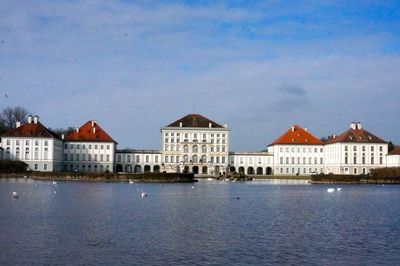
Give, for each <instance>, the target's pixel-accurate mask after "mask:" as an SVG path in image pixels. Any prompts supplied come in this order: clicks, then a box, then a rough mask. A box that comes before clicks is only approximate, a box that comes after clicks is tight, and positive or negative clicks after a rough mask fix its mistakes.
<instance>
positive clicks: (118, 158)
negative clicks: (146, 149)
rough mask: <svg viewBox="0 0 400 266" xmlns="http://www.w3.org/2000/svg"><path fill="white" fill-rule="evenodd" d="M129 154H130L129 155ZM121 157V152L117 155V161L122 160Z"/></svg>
mask: <svg viewBox="0 0 400 266" xmlns="http://www.w3.org/2000/svg"><path fill="white" fill-rule="evenodd" d="M128 156H129V155H128ZM121 157H122V156H121V154H118V155H117V162H119V163H120V162H121ZM89 158H90V154H89ZM128 158H129V157H128ZM89 161H90V160H89Z"/></svg>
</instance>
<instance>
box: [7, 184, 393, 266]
mask: <svg viewBox="0 0 400 266" xmlns="http://www.w3.org/2000/svg"><path fill="white" fill-rule="evenodd" d="M337 187H341V189H342V190H341V191H337ZM328 188H335V191H334V192H333V193H328V192H327V189H328ZM142 190H144V191H146V192H147V193H148V196H147V197H144V198H142V196H141V192H142ZM13 191H16V192H17V193H18V195H19V197H18V198H17V199H13V198H12V193H13ZM399 216H400V186H398V185H392V186H391V185H386V186H382V185H341V186H337V185H335V186H333V185H330V186H329V185H309V184H308V183H307V181H293V180H254V181H246V182H226V181H225V182H222V181H217V180H207V179H200V180H199V182H197V183H175V184H153V183H134V184H129V183H100V182H99V183H97V182H80V181H58V182H57V184H56V185H53V183H52V182H51V181H38V180H32V179H1V180H0V222H1V227H0V265H35V264H36V265H43V264H47V265H271V264H285V265H349V264H352V265H378V264H381V265H390V264H392V265H393V264H398V262H399V261H400V237H399V236H400V219H399Z"/></svg>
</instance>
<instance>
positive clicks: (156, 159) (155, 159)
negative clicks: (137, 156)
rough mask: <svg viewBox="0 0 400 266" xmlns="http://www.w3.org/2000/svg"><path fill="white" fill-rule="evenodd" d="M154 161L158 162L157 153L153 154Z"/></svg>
mask: <svg viewBox="0 0 400 266" xmlns="http://www.w3.org/2000/svg"><path fill="white" fill-rule="evenodd" d="M154 161H155V162H156V163H158V155H156V156H155V158H154Z"/></svg>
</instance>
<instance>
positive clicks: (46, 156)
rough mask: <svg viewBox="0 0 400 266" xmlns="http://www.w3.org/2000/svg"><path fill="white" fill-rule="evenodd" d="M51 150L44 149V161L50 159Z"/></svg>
mask: <svg viewBox="0 0 400 266" xmlns="http://www.w3.org/2000/svg"><path fill="white" fill-rule="evenodd" d="M48 157H49V149H48V148H44V155H43V159H45V160H47V159H49V158H48Z"/></svg>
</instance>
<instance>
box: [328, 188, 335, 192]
mask: <svg viewBox="0 0 400 266" xmlns="http://www.w3.org/2000/svg"><path fill="white" fill-rule="evenodd" d="M327 191H328V192H329V193H332V192H333V191H335V189H334V188H328V190H327Z"/></svg>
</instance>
